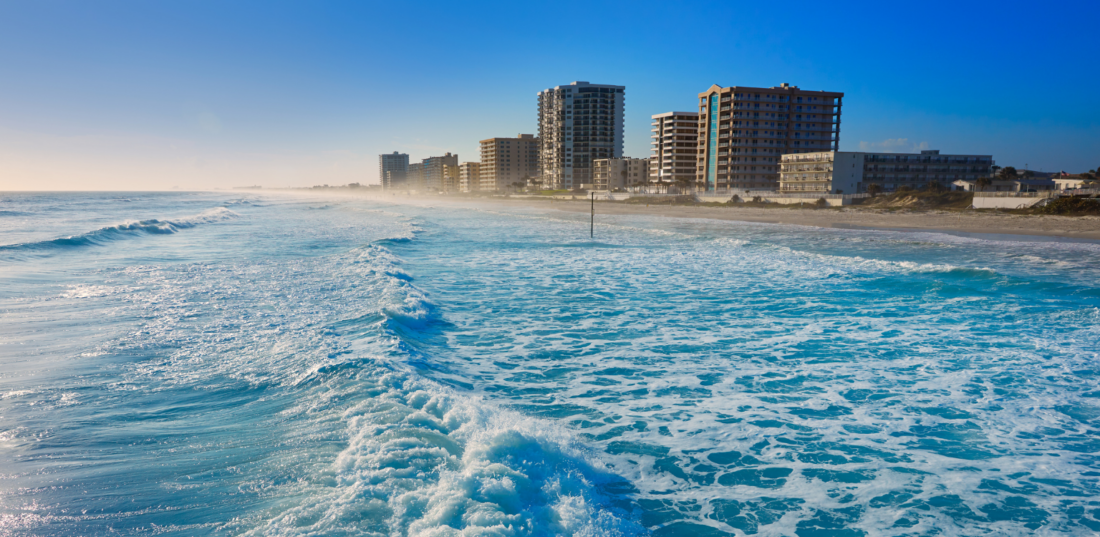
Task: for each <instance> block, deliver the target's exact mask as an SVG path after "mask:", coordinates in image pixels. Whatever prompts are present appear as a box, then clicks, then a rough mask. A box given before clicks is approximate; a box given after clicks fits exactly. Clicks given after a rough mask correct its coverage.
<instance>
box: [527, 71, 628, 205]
mask: <svg viewBox="0 0 1100 537" xmlns="http://www.w3.org/2000/svg"><path fill="white" fill-rule="evenodd" d="M625 91H626V87H625V86H610V85H605V84H589V83H588V82H573V83H572V84H569V85H568V86H556V87H554V88H551V89H547V90H543V91H540V92H539V140H540V146H539V163H540V166H539V168H540V171H541V174H542V182H543V184H544V186H546V187H549V188H553V189H573V188H580V187H581V186H582V185H591V184H592V182H593V169H592V161H594V160H596V159H606V158H622V156H623V112H624V110H625V94H624V92H625Z"/></svg>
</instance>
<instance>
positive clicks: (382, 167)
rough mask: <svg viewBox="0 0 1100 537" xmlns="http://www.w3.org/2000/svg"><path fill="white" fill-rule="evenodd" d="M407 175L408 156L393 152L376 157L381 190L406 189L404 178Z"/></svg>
mask: <svg viewBox="0 0 1100 537" xmlns="http://www.w3.org/2000/svg"><path fill="white" fill-rule="evenodd" d="M408 173H409V156H408V155H406V154H404V153H398V152H397V151H394V152H393V153H389V154H386V155H378V180H379V181H381V182H382V190H393V189H402V190H404V189H405V188H406V185H405V184H404V183H405V178H406V176H407V175H408Z"/></svg>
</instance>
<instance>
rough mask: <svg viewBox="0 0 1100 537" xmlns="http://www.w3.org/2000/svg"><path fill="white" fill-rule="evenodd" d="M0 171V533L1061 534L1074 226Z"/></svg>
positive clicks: (1093, 253) (1085, 427)
mask: <svg viewBox="0 0 1100 537" xmlns="http://www.w3.org/2000/svg"><path fill="white" fill-rule="evenodd" d="M997 239H998V238H997V237H991V238H980V237H960V236H954V235H950V234H945V233H923V232H900V231H876V230H854V229H822V228H810V227H799V226H790V225H773V224H751V223H739V222H726V221H708V220H695V219H673V218H661V217H654V216H614V217H612V216H599V215H597V220H596V225H595V238H589V221H588V215H587V214H583V213H578V214H573V213H568V212H561V211H557V210H555V209H553V208H552V207H551V206H550V205H549V204H547V205H545V206H535V207H534V208H520V207H518V206H507V205H499V204H498V205H493V204H488V203H486V204H481V205H474V204H471V205H470V206H468V207H461V206H458V205H456V204H448V203H444V202H433V201H427V200H424V201H421V202H420V203H418V204H399V203H394V202H389V201H386V200H370V199H366V198H350V197H338V196H330V197H322V196H306V195H304V194H303V195H300V196H291V195H285V196H284V195H259V194H256V193H240V192H235V193H228V192H223V193H61V194H54V193H0V535H3V536H8V535H12V536H15V535H19V536H23V535H107V534H112V535H154V534H155V535H342V534H354V535H410V536H413V535H416V536H434V537H442V536H458V535H464V536H465V535H469V536H473V535H479V536H480V535H486V536H488V535H493V536H498V535H499V536H506V535H517V536H518V535H590V536H603V535H609V536H613V535H649V534H652V535H658V536H692V537H707V536H717V535H798V536H801V537H806V536H817V535H853V536H857V535H898V536H900V535H1032V534H1042V535H1090V534H1096V533H1097V532H1100V386H1098V384H1100V363H1098V351H1100V245H1098V244H1096V243H1088V242H1064V241H1049V240H1040V239H1022V240H997Z"/></svg>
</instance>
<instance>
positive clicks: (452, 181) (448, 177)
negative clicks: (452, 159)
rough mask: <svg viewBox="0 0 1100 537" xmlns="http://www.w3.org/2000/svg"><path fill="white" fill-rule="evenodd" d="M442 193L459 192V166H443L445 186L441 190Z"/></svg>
mask: <svg viewBox="0 0 1100 537" xmlns="http://www.w3.org/2000/svg"><path fill="white" fill-rule="evenodd" d="M440 191H442V192H458V165H457V164H456V165H454V166H450V165H444V166H443V186H442V187H441V188H440Z"/></svg>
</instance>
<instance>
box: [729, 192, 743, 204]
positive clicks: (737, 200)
mask: <svg viewBox="0 0 1100 537" xmlns="http://www.w3.org/2000/svg"><path fill="white" fill-rule="evenodd" d="M730 201H731V202H733V203H737V202H739V201H741V196H738V195H737V194H734V195H733V197H732V198H730Z"/></svg>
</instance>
